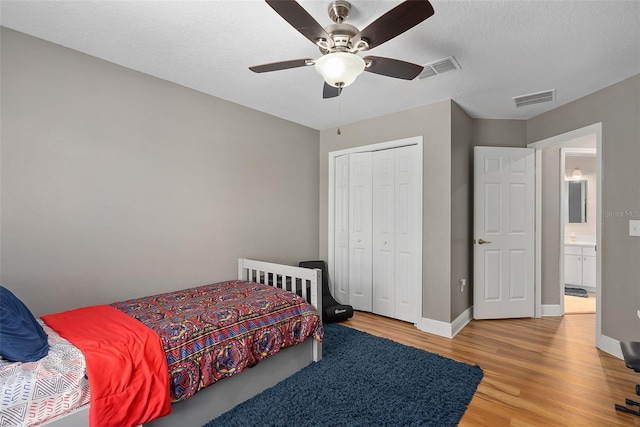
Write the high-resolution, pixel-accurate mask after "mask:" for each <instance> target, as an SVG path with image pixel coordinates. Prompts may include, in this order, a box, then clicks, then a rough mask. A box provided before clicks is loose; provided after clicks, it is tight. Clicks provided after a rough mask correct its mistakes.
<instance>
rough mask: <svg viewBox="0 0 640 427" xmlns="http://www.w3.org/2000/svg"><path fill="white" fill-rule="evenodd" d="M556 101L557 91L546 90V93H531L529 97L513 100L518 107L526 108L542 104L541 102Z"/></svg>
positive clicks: (518, 97)
mask: <svg viewBox="0 0 640 427" xmlns="http://www.w3.org/2000/svg"><path fill="white" fill-rule="evenodd" d="M555 99H556V90H555V89H551V90H545V91H544V92H538V93H531V94H529V95H522V96H516V97H514V98H513V100H514V101H515V103H516V107H524V106H526V105H532V104H540V103H541V102H549V101H553V100H555Z"/></svg>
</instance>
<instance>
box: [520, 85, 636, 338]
mask: <svg viewBox="0 0 640 427" xmlns="http://www.w3.org/2000/svg"><path fill="white" fill-rule="evenodd" d="M599 122H601V123H602V153H601V155H602V162H603V164H602V171H601V173H602V187H603V188H602V204H603V206H602V212H603V213H604V215H603V218H602V230H601V232H602V247H601V248H598V249H599V250H600V251H601V253H602V301H601V304H602V305H601V307H602V313H601V315H602V333H603V334H604V335H606V336H609V337H612V338H615V339H618V340H629V339H636V340H637V339H640V328H638V322H639V321H638V318H637V317H636V310H638V308H640V237H631V236H629V220H630V219H640V218H638V217H637V216H638V212H640V168H639V167H638V165H639V164H640V75H636V76H634V77H631V78H629V79H627V80H624V81H622V82H620V83H617V84H614V85H612V86H609V87H607V88H605V89H602V90H600V91H598V92H595V93H593V94H591V95H588V96H585V97H583V98H580V99H578V100H577V101H574V102H571V103H569V104H567V105H564V106H562V107H559V108H556V109H554V110H552V111H550V112H548V113H545V114H542V115H540V116H537V117H535V118H533V119H530V120H528V121H527V141H528V142H536V141H540V140H543V139H546V138H549V137H552V136H556V135H559V134H562V133H565V132H569V131H572V130H574V129H579V128H582V127H585V126H589V125H592V124H594V123H599ZM543 295H544V293H543Z"/></svg>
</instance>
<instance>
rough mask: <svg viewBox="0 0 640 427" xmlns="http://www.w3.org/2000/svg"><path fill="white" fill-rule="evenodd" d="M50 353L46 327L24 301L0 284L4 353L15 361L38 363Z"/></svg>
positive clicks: (0, 353)
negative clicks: (43, 326) (41, 324)
mask: <svg viewBox="0 0 640 427" xmlns="http://www.w3.org/2000/svg"><path fill="white" fill-rule="evenodd" d="M47 353H49V345H48V343H47V334H46V333H45V331H44V329H42V326H40V324H39V323H38V321H37V320H36V319H35V317H33V314H31V312H30V311H29V309H28V308H27V306H26V305H24V304H23V303H22V301H20V300H19V299H18V298H17V297H16V296H15V295H14V294H12V293H11V291H10V290H9V289H7V288H5V287H3V286H0V356H2V357H3V358H4V359H7V360H9V361H11V362H35V361H36V360H39V359H42V358H43V357H44V356H46V355H47Z"/></svg>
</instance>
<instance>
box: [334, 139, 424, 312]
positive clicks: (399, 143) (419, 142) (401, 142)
mask: <svg viewBox="0 0 640 427" xmlns="http://www.w3.org/2000/svg"><path fill="white" fill-rule="evenodd" d="M407 145H416V146H417V151H418V153H417V156H418V159H419V162H418V165H417V166H418V176H419V177H420V179H418V191H417V193H418V194H417V204H418V206H419V207H420V212H421V218H422V211H423V208H422V194H423V182H424V173H423V164H424V160H423V159H424V157H423V139H422V136H414V137H410V138H404V139H398V140H395V141H387V142H381V143H377V144H370V145H362V146H359V147H352V148H347V149H344V150H338V151H331V152H330V153H329V177H328V178H329V180H328V181H329V183H328V185H329V189H328V198H329V200H328V201H327V202H328V203H327V205H328V211H327V221H328V224H327V233H328V248H327V250H328V252H327V253H328V255H327V258H328V259H327V270H328V273H329V289H330V290H331V292H332V293H333V291H334V289H333V277H334V265H333V264H334V263H333V256H334V236H333V233H334V227H335V221H334V218H333V210H334V197H335V195H334V188H335V182H334V174H335V170H334V162H335V158H336V157H338V156H343V155H345V154H351V153H363V152H367V151H378V150H388V149H391V148H398V147H405V146H407ZM422 229H423V226H422V220H420V221H418V223H417V233H418V236H420V243H419V244H418V249H417V259H418V266H417V269H418V271H417V274H418V276H417V277H418V283H419V284H420V285H419V286H418V295H417V297H418V315H417V316H416V318H417V319H418V321H420V319H422V236H423V232H422Z"/></svg>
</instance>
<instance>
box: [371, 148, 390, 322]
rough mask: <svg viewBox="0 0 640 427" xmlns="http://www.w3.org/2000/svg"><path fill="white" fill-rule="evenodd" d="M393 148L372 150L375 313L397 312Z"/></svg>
mask: <svg viewBox="0 0 640 427" xmlns="http://www.w3.org/2000/svg"><path fill="white" fill-rule="evenodd" d="M394 170H395V156H394V150H383V151H376V152H374V153H373V312H374V313H376V314H381V315H383V316H387V317H394V314H395V290H394V280H395V277H394V276H395V272H394V269H395V247H394V246H395V245H394V228H395V208H394V205H395V186H394V180H395V178H394V174H395V172H394Z"/></svg>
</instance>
